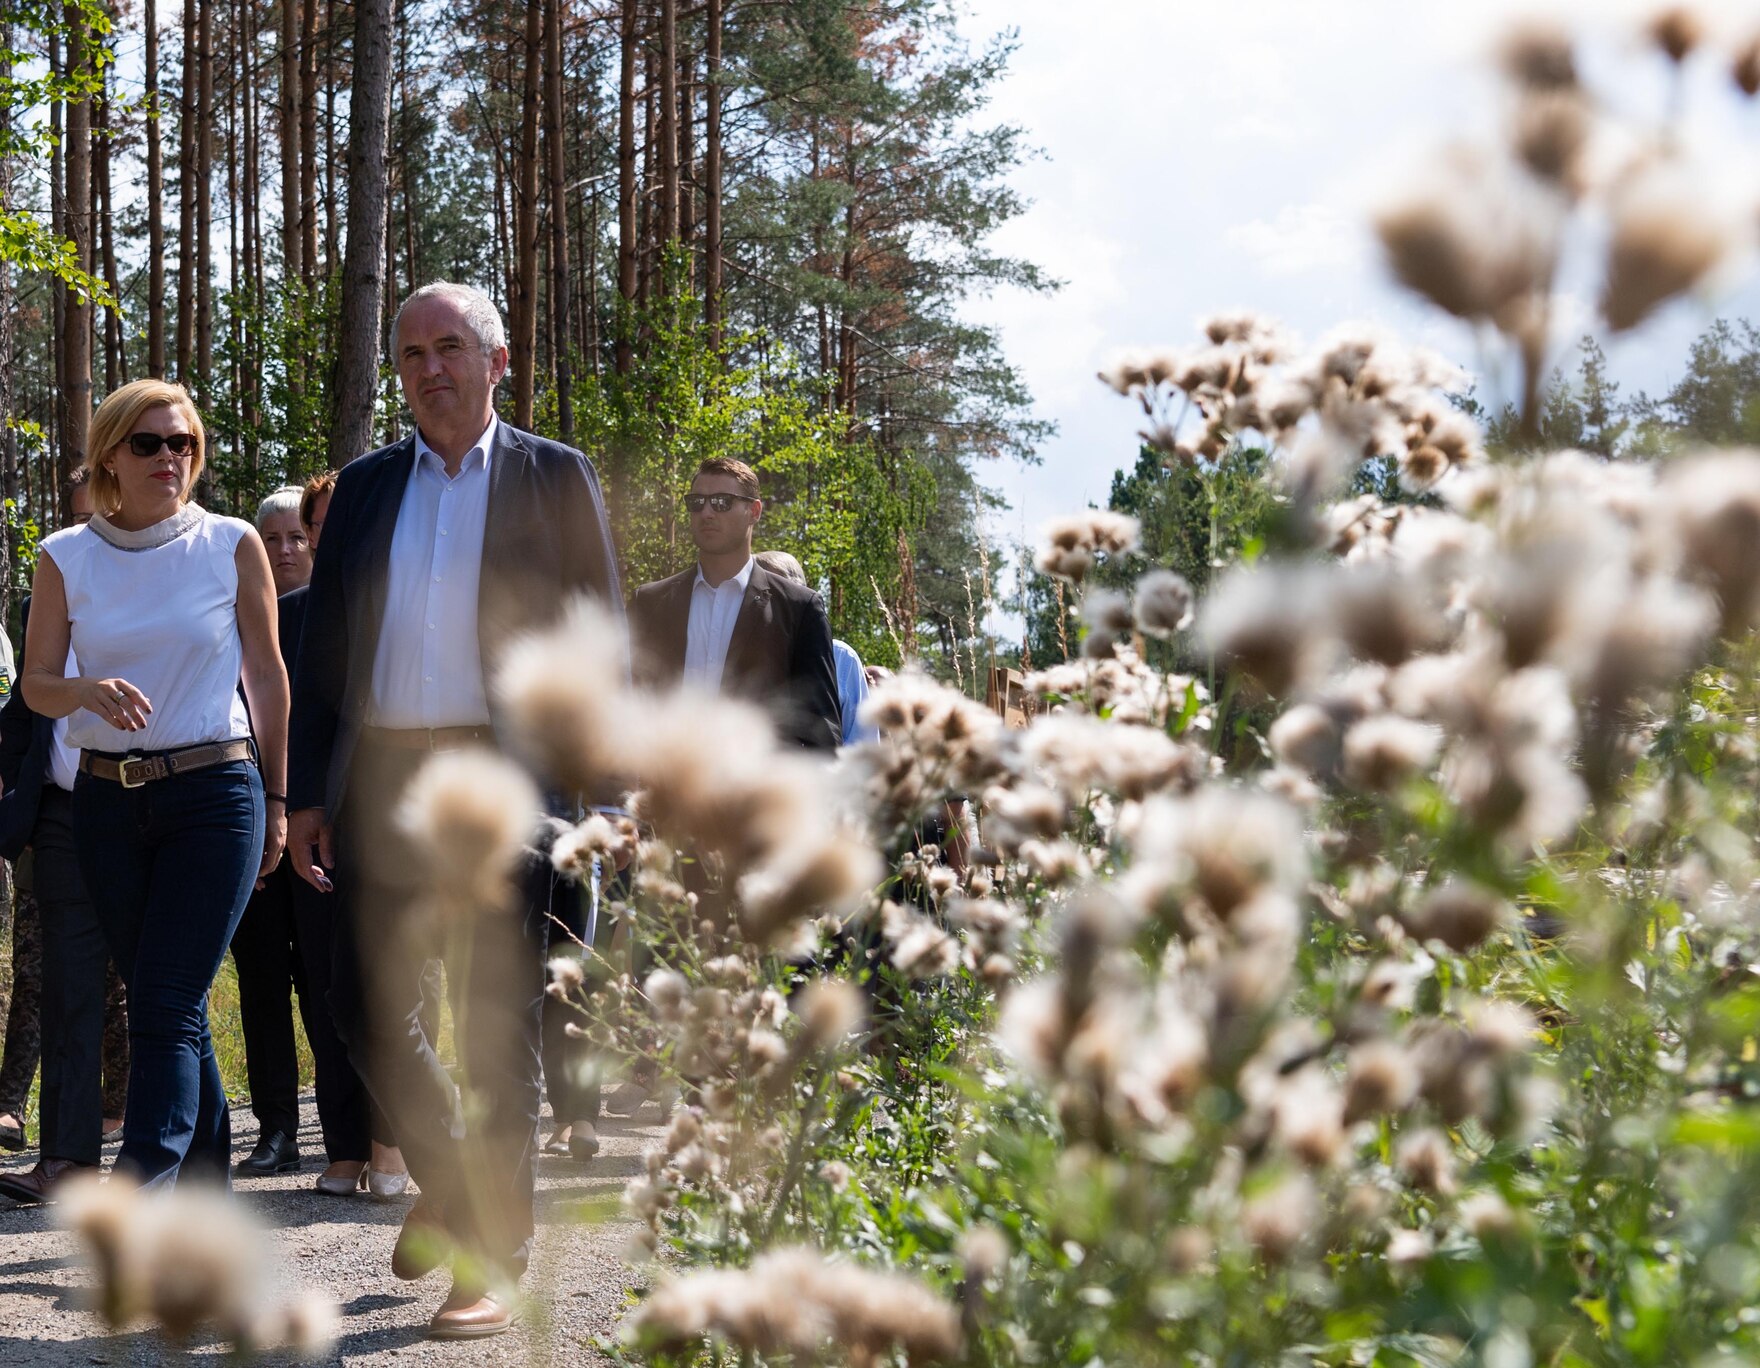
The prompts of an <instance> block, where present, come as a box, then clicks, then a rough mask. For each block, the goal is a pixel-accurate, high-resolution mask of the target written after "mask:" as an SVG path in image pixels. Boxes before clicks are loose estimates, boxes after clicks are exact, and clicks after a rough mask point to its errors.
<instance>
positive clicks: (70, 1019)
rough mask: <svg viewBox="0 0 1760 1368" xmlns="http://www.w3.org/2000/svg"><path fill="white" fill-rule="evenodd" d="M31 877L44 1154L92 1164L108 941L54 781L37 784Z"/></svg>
mask: <svg viewBox="0 0 1760 1368" xmlns="http://www.w3.org/2000/svg"><path fill="white" fill-rule="evenodd" d="M31 880H32V887H33V891H34V892H35V894H36V901H37V906H38V907H39V908H40V909H41V911H42V918H43V1092H42V1123H41V1124H42V1153H43V1157H44V1158H45V1159H72V1160H74V1161H76V1162H78V1163H81V1164H95V1163H97V1162H98V1155H99V1150H100V1148H101V1147H102V1144H103V1139H102V1131H103V1114H104V1113H103V1102H104V1097H103V1086H102V1082H101V1074H102V1068H103V1055H104V1026H105V1021H104V1018H105V1008H106V999H107V998H108V996H109V971H110V947H109V946H108V945H107V944H106V943H105V940H104V928H103V925H102V924H101V923H100V922H99V920H98V909H97V908H96V907H94V906H93V905H92V900H91V899H90V898H89V897H87V896H86V885H85V877H84V876H83V875H82V874H81V873H80V868H79V856H78V853H77V851H76V849H75V846H74V839H73V795H72V794H70V793H67V792H66V791H65V790H63V789H60V788H57V787H56V786H55V785H54V784H45V785H44V786H43V793H42V797H41V799H40V800H39V804H38V807H37V824H36V826H35V827H34V828H33V829H32V831H31Z"/></svg>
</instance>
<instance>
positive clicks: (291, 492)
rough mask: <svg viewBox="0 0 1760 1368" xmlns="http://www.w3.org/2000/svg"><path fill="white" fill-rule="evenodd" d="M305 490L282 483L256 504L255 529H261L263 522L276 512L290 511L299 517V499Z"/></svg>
mask: <svg viewBox="0 0 1760 1368" xmlns="http://www.w3.org/2000/svg"><path fill="white" fill-rule="evenodd" d="M304 494H305V490H303V489H301V488H300V487H299V486H298V485H282V486H281V488H280V489H277V490H276V491H275V492H274V493H273V494H271V495H270V496H269V497H268V498H266V499H264V500H263V502H262V503H260V504H258V505H257V531H259V532H261V531H262V530H263V524H264V523H266V522H268V521H269V519H270V518H273V517H274V516H275V515H276V514H278V513H291V514H293V516H294V517H296V518H297V517H299V501H300V498H301V496H303V495H304Z"/></svg>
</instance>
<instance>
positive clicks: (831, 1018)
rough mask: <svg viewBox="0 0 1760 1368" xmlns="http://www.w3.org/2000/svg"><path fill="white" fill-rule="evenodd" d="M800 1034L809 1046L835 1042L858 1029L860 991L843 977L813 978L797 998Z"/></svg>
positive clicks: (860, 1010) (816, 1047)
mask: <svg viewBox="0 0 1760 1368" xmlns="http://www.w3.org/2000/svg"><path fill="white" fill-rule="evenodd" d="M799 1004H800V1007H799V1010H800V1017H801V1036H802V1039H803V1040H804V1041H805V1042H806V1044H807V1047H808V1048H809V1049H816V1050H823V1049H828V1048H830V1047H832V1046H835V1045H837V1044H838V1043H839V1042H840V1041H843V1040H845V1039H847V1038H848V1037H850V1036H852V1035H854V1034H855V1033H856V1031H858V1030H859V1029H860V1028H861V1023H862V1017H863V1015H864V1008H863V1005H862V994H861V990H860V989H859V988H857V987H856V986H855V985H854V984H853V983H850V982H849V981H848V980H847V979H815V980H814V981H813V982H812V983H810V984H808V985H807V986H806V987H805V988H804V989H802V990H801V994H800V997H799Z"/></svg>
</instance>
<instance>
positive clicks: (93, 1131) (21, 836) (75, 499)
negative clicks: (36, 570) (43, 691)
mask: <svg viewBox="0 0 1760 1368" xmlns="http://www.w3.org/2000/svg"><path fill="white" fill-rule="evenodd" d="M91 512H92V508H91V498H90V495H89V492H88V490H87V488H86V486H85V483H84V482H83V481H76V482H75V483H74V485H73V489H72V513H73V517H72V521H73V523H75V524H79V523H84V522H85V521H86V520H87V519H88V518H90V517H91ZM30 609H31V605H30V598H29V597H28V596H27V597H26V598H25V600H24V603H23V605H22V613H23V621H24V622H26V623H28V622H29V621H30ZM65 733H66V724H65V723H63V722H51V721H50V720H49V719H48V718H44V717H38V716H36V715H35V714H34V713H32V712H31V710H30V708H29V707H28V706H27V705H26V704H25V701H24V695H23V692H22V691H21V690H17V689H13V690H11V691H10V692H9V694H8V696H7V698H6V702H5V706H4V708H0V855H4V856H5V857H6V858H7V859H9V860H11V861H12V862H13V878H14V888H15V890H16V894H17V903H16V905H15V908H14V912H13V916H14V928H15V931H14V955H15V957H16V955H17V953H18V940H19V937H18V934H17V927H18V925H19V924H20V923H24V924H25V925H27V926H28V927H29V928H30V934H31V938H32V941H33V943H34V945H35V947H36V949H35V951H34V954H35V958H36V972H37V975H38V977H36V978H35V979H34V980H33V983H32V992H31V994H30V998H31V1003H30V1018H29V1023H28V1027H27V1028H26V1030H25V1031H24V1032H23V1033H22V1034H24V1035H28V1036H30V1037H31V1038H32V1039H33V1040H34V1039H36V1038H37V1036H38V1030H37V1028H38V1022H39V1020H40V1022H41V1034H40V1041H41V1058H42V1066H43V1086H42V1093H41V1097H40V1106H39V1114H40V1117H41V1127H42V1143H41V1147H40V1158H39V1160H38V1162H37V1164H36V1166H35V1167H33V1168H32V1169H30V1170H29V1171H27V1172H25V1173H22V1174H6V1175H0V1195H5V1196H7V1197H10V1198H12V1199H13V1200H14V1201H19V1202H41V1201H47V1200H50V1193H51V1190H52V1189H53V1187H54V1186H55V1184H56V1183H57V1182H58V1181H59V1180H60V1179H61V1178H62V1177H65V1176H66V1175H67V1173H69V1172H71V1171H74V1170H76V1169H79V1168H86V1167H90V1166H92V1165H95V1164H96V1163H97V1162H98V1150H99V1146H100V1144H101V1142H102V1141H105V1140H109V1139H112V1138H113V1137H114V1136H115V1135H117V1134H120V1131H121V1127H122V1110H123V1106H124V1104H125V1102H126V1099H127V1095H128V1094H127V1085H128V1017H127V996H126V993H125V992H124V991H123V989H122V985H121V981H120V980H119V979H118V978H117V975H116V968H115V966H114V965H113V964H112V963H111V962H110V958H109V954H108V952H107V951H106V949H105V946H104V938H103V932H102V930H101V928H100V927H99V926H98V922H97V915H96V913H95V912H94V911H93V909H92V906H91V901H90V899H88V898H87V897H86V895H85V887H84V884H83V882H82V881H81V878H80V874H79V870H78V868H77V865H76V864H75V862H74V857H73V847H72V836H71V831H70V828H69V815H68V811H67V809H68V806H69V804H70V803H71V793H72V786H73V775H74V766H75V763H76V762H77V760H78V757H77V756H76V755H75V754H74V753H73V752H72V751H71V750H70V749H69V748H68V746H67V741H66V735H65ZM39 908H42V909H45V910H46V912H47V916H43V915H42V913H41V912H40V911H39ZM14 963H15V965H16V964H17V959H16V958H15V960H14ZM39 992H40V995H41V998H42V1001H43V1002H45V1003H46V1004H47V1009H46V1010H40V1009H39V1007H38V1003H37V997H38V993H39ZM22 996H23V995H22V994H20V993H19V992H18V989H17V987H16V986H15V988H14V999H13V1015H14V1016H15V1017H16V1016H18V1015H19V1008H20V1005H21V1003H20V998H21V997H22ZM13 1040H14V1034H13V1027H12V1025H11V1024H10V1023H9V1025H8V1030H7V1051H6V1055H7V1062H6V1064H5V1065H4V1066H0V1079H3V1080H5V1081H6V1083H7V1085H8V1088H9V1089H10V1088H11V1086H12V1082H11V1075H12V1073H13V1070H14V1068H15V1065H14V1062H13ZM21 1053H22V1051H21ZM35 1055H36V1051H35V1050H33V1051H32V1058H31V1060H30V1067H29V1070H28V1071H26V1072H25V1073H24V1079H23V1083H22V1085H21V1086H20V1087H19V1089H18V1091H19V1097H20V1101H19V1103H18V1110H19V1113H22V1111H23V1101H22V1098H23V1095H24V1093H26V1092H28V1090H29V1087H30V1075H31V1073H34V1072H35V1069H36V1058H35ZM15 1119H16V1118H15V1117H10V1116H9V1117H6V1118H0V1121H3V1120H15ZM22 1132H23V1127H22V1125H21V1126H19V1135H18V1142H19V1143H18V1144H11V1143H8V1144H7V1147H8V1148H15V1149H16V1148H19V1147H20V1146H21V1145H22V1143H23V1138H24V1137H23V1133H22Z"/></svg>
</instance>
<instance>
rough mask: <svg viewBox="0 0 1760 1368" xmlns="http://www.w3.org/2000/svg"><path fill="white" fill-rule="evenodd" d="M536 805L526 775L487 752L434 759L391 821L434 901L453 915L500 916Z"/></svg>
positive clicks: (539, 809) (412, 783) (419, 774)
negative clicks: (409, 846)
mask: <svg viewBox="0 0 1760 1368" xmlns="http://www.w3.org/2000/svg"><path fill="white" fill-rule="evenodd" d="M541 814H542V803H541V802H540V800H539V797H538V790H537V787H536V786H535V785H534V784H533V783H532V781H531V780H530V779H529V778H528V777H527V776H526V772H525V771H524V770H522V769H520V768H519V767H518V766H517V765H515V764H513V763H512V762H511V761H509V760H505V759H503V758H502V757H501V756H499V755H496V754H494V753H492V752H490V751H485V750H464V751H455V752H452V753H450V754H444V755H436V756H435V757H434V758H433V759H431V760H429V761H428V763H427V764H425V765H423V766H422V768H421V770H420V771H418V772H417V774H416V777H415V778H414V779H413V780H411V781H410V785H409V788H408V789H406V790H405V791H404V795H403V799H402V802H401V804H400V805H399V809H398V822H399V824H400V825H401V826H402V828H403V830H404V831H405V832H407V833H408V834H409V836H410V839H411V841H412V843H413V844H414V846H415V848H416V851H417V853H418V855H419V856H420V859H421V861H422V867H421V869H420V871H419V872H420V874H421V877H422V879H423V881H424V882H425V883H426V885H427V886H428V888H429V889H430V890H431V892H432V894H433V896H434V898H435V900H436V902H437V903H438V904H439V905H440V906H441V907H442V908H443V909H444V910H446V911H447V912H449V913H451V914H453V915H468V914H471V913H475V912H480V911H483V910H486V909H494V910H502V909H504V908H505V907H506V906H507V903H508V900H509V896H510V892H511V890H510V886H509V882H508V880H509V876H510V875H511V874H512V872H513V869H514V866H515V864H516V862H517V861H518V860H519V858H520V855H521V854H522V852H523V851H524V850H525V849H526V842H527V841H529V840H530V839H531V837H532V835H533V833H534V832H535V831H536V830H537V827H538V824H539V820H540V817H541Z"/></svg>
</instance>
